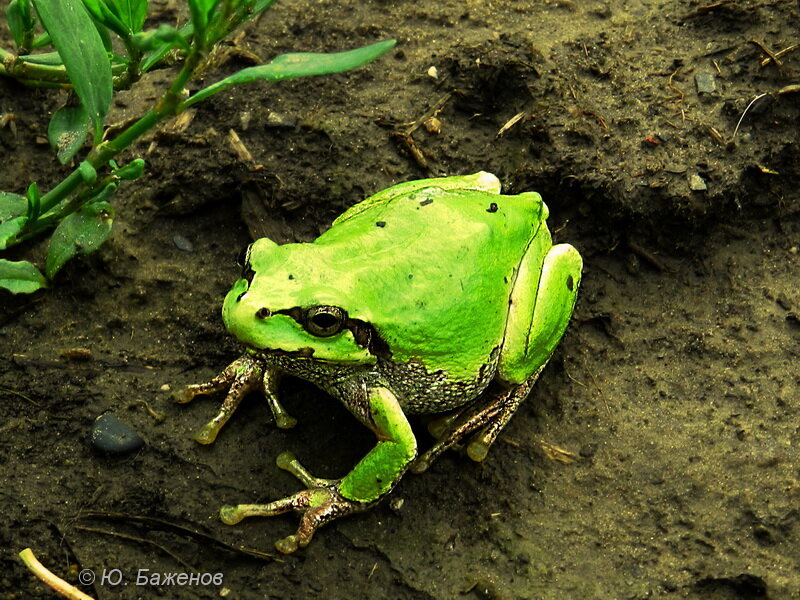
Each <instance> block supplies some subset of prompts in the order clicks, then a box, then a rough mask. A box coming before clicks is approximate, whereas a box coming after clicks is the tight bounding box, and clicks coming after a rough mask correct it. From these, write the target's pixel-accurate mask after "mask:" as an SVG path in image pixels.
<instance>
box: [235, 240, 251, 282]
mask: <svg viewBox="0 0 800 600" xmlns="http://www.w3.org/2000/svg"><path fill="white" fill-rule="evenodd" d="M252 249H253V244H248V245H247V246H245V247H244V248H242V251H241V252H239V256H238V257H237V258H236V264H237V265H239V266H240V267H242V279H246V280H247V281H248V282H250V281H252V280H253V275H255V273H254V272H253V269H252V268H251V267H250V252H251V250H252Z"/></svg>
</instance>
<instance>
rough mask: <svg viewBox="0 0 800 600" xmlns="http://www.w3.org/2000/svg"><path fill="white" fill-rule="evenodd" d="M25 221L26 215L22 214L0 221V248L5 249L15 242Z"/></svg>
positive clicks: (26, 220)
mask: <svg viewBox="0 0 800 600" xmlns="http://www.w3.org/2000/svg"><path fill="white" fill-rule="evenodd" d="M27 222H28V216H27V215H22V216H20V217H14V218H12V219H9V220H7V221H3V222H2V223H0V250H5V249H6V248H8V247H9V246H13V245H14V244H15V243H16V241H17V240H16V237H17V234H18V233H19V232H20V231H22V228H23V227H25V223H27Z"/></svg>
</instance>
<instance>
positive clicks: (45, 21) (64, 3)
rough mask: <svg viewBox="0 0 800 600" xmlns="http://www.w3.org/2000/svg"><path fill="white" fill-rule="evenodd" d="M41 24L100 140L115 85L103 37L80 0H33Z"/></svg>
mask: <svg viewBox="0 0 800 600" xmlns="http://www.w3.org/2000/svg"><path fill="white" fill-rule="evenodd" d="M33 3H34V6H35V7H36V11H37V12H38V13H39V19H40V20H41V21H42V25H43V26H44V28H45V29H46V30H47V33H49V34H50V38H51V39H52V41H53V45H54V46H55V47H56V50H58V53H59V54H60V55H61V59H62V60H63V61H64V66H65V67H66V69H67V74H68V75H69V79H70V81H71V82H72V86H73V88H74V89H75V93H76V94H77V95H78V98H80V101H81V104H83V106H84V107H85V108H86V112H87V113H88V114H89V118H90V119H91V120H92V122H93V123H94V137H95V141H99V140H100V136H101V133H102V129H103V118H104V117H105V115H106V113H107V112H108V107H109V106H110V104H111V96H112V94H113V90H114V86H113V81H112V76H111V63H110V62H109V60H108V55H107V54H106V50H105V48H104V47H103V40H102V39H101V38H100V34H99V33H98V32H97V29H96V28H95V26H94V22H93V21H92V18H91V17H90V16H89V13H87V12H86V9H85V8H84V5H83V3H82V2H81V0H33Z"/></svg>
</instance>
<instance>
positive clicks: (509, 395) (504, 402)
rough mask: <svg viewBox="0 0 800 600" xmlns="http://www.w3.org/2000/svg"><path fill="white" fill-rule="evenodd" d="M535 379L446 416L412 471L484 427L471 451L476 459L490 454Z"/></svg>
mask: <svg viewBox="0 0 800 600" xmlns="http://www.w3.org/2000/svg"><path fill="white" fill-rule="evenodd" d="M537 375H538V374H537ZM535 381H536V377H531V379H530V380H529V381H526V382H525V383H524V384H523V385H518V386H513V387H511V388H506V389H504V390H502V391H500V392H498V393H496V394H494V395H492V396H491V397H490V399H489V400H488V401H483V402H480V401H479V402H478V403H476V404H471V405H469V406H468V407H467V408H466V409H465V410H462V411H460V412H458V413H456V414H455V415H453V416H452V417H451V418H448V419H446V421H445V423H446V426H445V428H444V429H443V431H442V432H441V433H440V435H438V436H437V437H438V438H439V439H438V441H437V442H436V443H435V444H434V445H433V446H431V448H430V449H429V450H428V451H427V452H425V453H424V454H422V455H421V456H420V457H419V458H417V459H416V460H415V461H414V463H413V464H412V465H411V468H410V469H411V471H412V472H413V473H422V472H424V471H426V470H427V469H428V467H430V466H431V464H432V463H433V461H434V460H436V459H437V458H438V457H439V455H440V454H442V453H443V452H444V451H445V450H448V449H450V448H452V447H453V446H455V445H456V444H458V443H459V442H460V441H461V440H462V439H464V438H465V437H467V436H468V435H470V434H472V433H474V432H475V431H476V430H478V429H480V428H481V427H483V428H484V430H483V431H482V432H481V433H480V434H479V435H476V436H475V439H473V440H471V441H470V443H469V444H468V445H467V455H468V456H469V457H470V458H471V459H473V460H475V461H482V460H483V459H484V458H486V454H487V453H488V451H489V447H490V446H491V445H492V442H494V440H495V438H496V437H497V435H498V434H499V433H500V431H501V430H502V429H503V427H505V425H506V423H508V421H509V419H511V416H512V415H513V414H514V413H515V412H516V410H517V408H518V407H519V405H520V403H521V402H522V401H523V400H524V399H525V397H526V396H527V395H528V393H529V392H530V391H531V388H532V387H533V384H534V382H535Z"/></svg>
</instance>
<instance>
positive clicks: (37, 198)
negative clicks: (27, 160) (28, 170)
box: [25, 181, 42, 221]
mask: <svg viewBox="0 0 800 600" xmlns="http://www.w3.org/2000/svg"><path fill="white" fill-rule="evenodd" d="M25 196H26V197H27V199H28V214H27V217H28V219H30V220H31V221H35V220H36V219H38V218H39V215H40V214H41V213H40V210H41V199H42V196H41V195H40V194H39V184H38V183H36V182H35V181H34V182H33V183H31V184H30V185H29V186H28V190H27V192H26V193H25Z"/></svg>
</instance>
